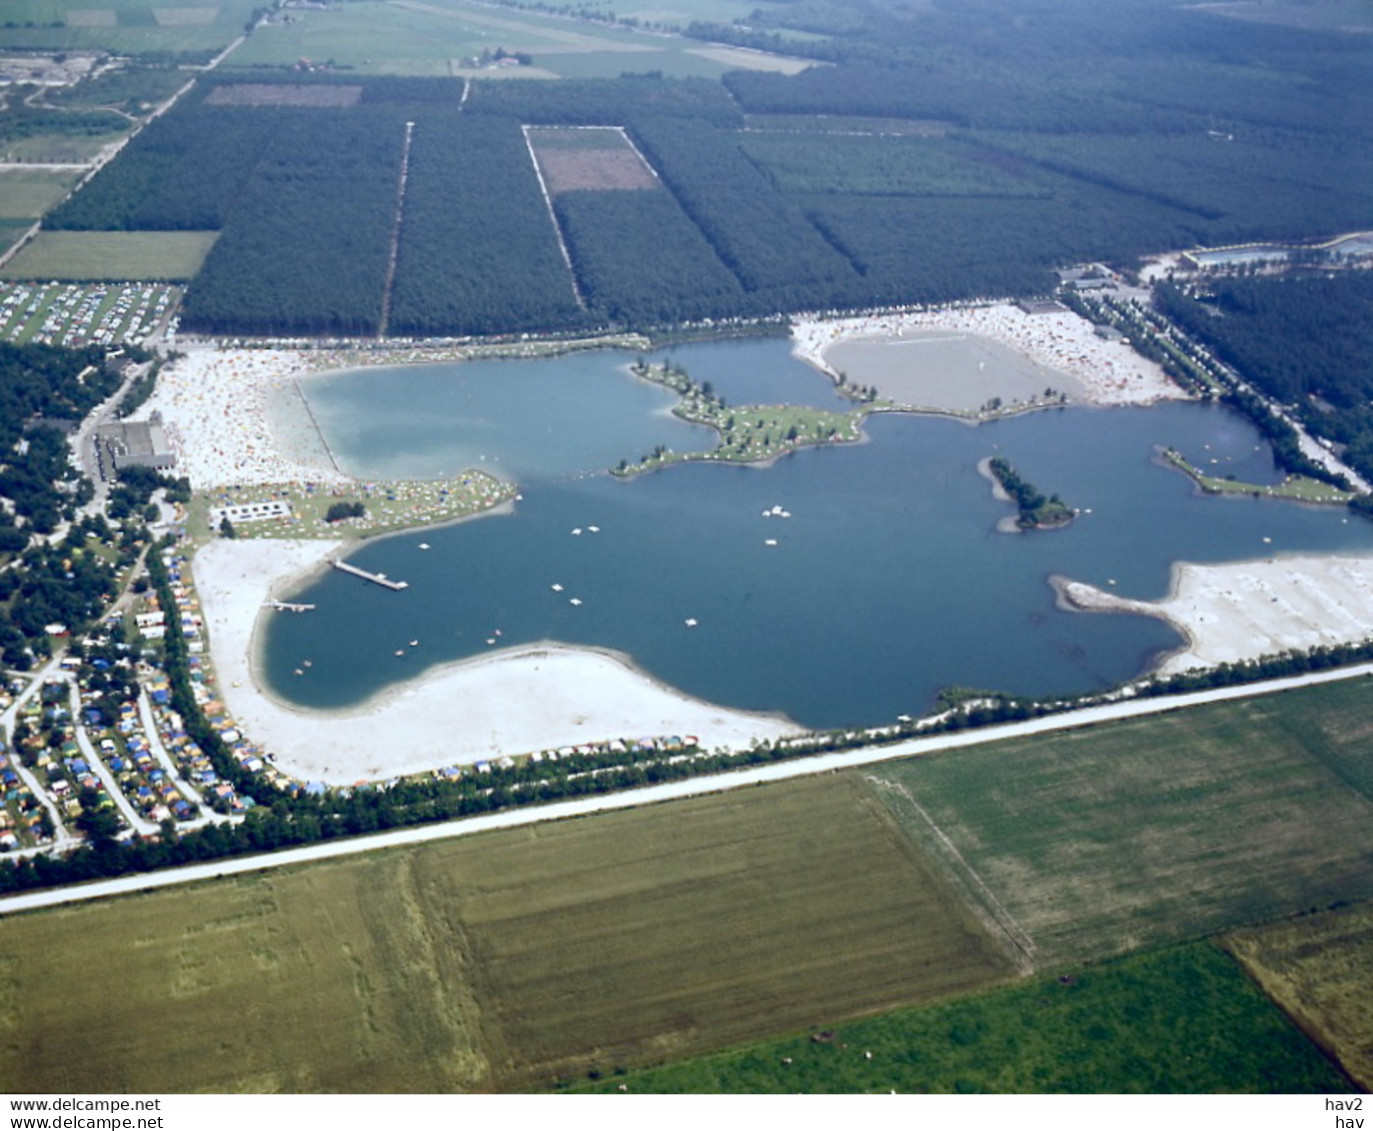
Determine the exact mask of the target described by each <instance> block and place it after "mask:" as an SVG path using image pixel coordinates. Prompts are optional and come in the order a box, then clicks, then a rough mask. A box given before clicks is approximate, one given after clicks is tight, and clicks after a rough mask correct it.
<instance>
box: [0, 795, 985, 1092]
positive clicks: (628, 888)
mask: <svg viewBox="0 0 1373 1131" xmlns="http://www.w3.org/2000/svg"><path fill="white" fill-rule="evenodd" d="M1010 976H1011V967H1010V963H1009V961H1008V960H1007V958H1006V957H1005V956H1004V954H1003V953H1002V952H1001V951H1000V950H999V949H998V948H997V947H996V946H995V945H994V944H993V943H992V941H991V940H990V939H989V938H988V937H987V935H986V934H985V933H983V931H982V930H981V929H980V928H979V926H978V925H977V923H976V921H975V920H974V919H973V918H972V916H971V915H970V914H968V912H967V911H966V909H964V908H963V907H962V906H961V905H960V904H959V902H958V901H957V899H956V897H955V895H954V893H953V892H952V891H951V889H950V888H949V886H948V885H947V884H946V883H945V882H944V881H943V880H942V879H941V878H940V877H939V876H938V875H937V874H936V872H935V871H934V870H933V869H932V868H930V867H929V866H928V864H927V862H926V861H925V860H924V859H923V857H922V856H921V854H920V853H919V852H918V851H917V850H915V849H914V847H913V846H912V844H911V843H910V841H909V839H908V838H907V837H906V836H905V835H904V834H903V833H902V832H901V831H900V829H898V828H897V827H896V826H895V824H894V823H893V822H892V821H891V819H890V818H889V817H888V815H887V814H886V812H885V810H884V809H883V808H882V806H880V805H878V804H876V803H875V802H874V801H873V800H872V798H871V796H870V795H869V794H868V791H867V790H866V788H865V787H864V786H863V784H862V782H861V780H860V779H858V778H855V777H840V778H832V777H827V778H822V779H815V780H810V781H802V782H795V783H784V784H781V785H778V786H775V787H771V788H768V789H758V790H750V791H746V792H742V793H736V794H727V795H719V796H714V797H704V798H699V799H694V800H690V801H685V802H680V803H675V804H671V805H662V806H654V807H649V808H645V809H640V810H631V811H626V812H622V813H615V814H607V815H605V816H601V817H595V818H585V819H581V820H574V821H563V822H557V823H553V824H547V825H539V826H534V827H530V828H524V829H517V830H510V831H509V832H501V833H495V834H489V835H482V836H480V837H474V838H472V839H470V840H460V841H449V842H446V843H443V844H435V845H431V846H427V847H424V848H419V849H410V850H399V851H387V852H378V853H374V854H368V855H365V856H358V857H353V858H350V859H347V860H341V861H332V862H328V863H324V864H320V865H316V866H311V867H306V868H301V869H291V870H285V871H281V872H271V873H266V874H262V875H259V876H255V877H250V878H241V879H240V878H236V879H232V880H225V881H222V882H217V883H212V884H205V885H199V886H196V887H190V888H180V889H174V890H167V891H165V892H160V893H155V894H150V895H146V896H138V897H131V898H126V899H118V900H110V901H103V902H100V903H93V904H87V905H83V906H80V907H76V908H72V909H63V910H57V911H52V912H41V913H35V914H29V915H23V916H19V917H16V918H13V919H10V920H7V921H6V922H5V924H4V931H3V932H0V1026H3V1028H4V1029H5V1030H6V1034H7V1035H6V1038H5V1039H4V1040H2V1041H0V1088H3V1089H4V1090H7V1091H15V1090H19V1089H20V1088H22V1090H25V1091H56V1090H65V1089H72V1090H75V1091H91V1092H108V1091H121V1092H124V1091H127V1092H133V1091H155V1090H160V1091H167V1092H177V1091H194V1090H207V1091H220V1090H226V1091H233V1090H241V1089H288V1090H307V1091H308V1090H319V1089H330V1090H342V1091H385V1090H407V1089H418V1090H426V1091H443V1090H451V1089H461V1088H472V1087H488V1088H489V1087H494V1088H497V1089H500V1090H516V1089H525V1088H536V1087H541V1086H542V1087H546V1086H551V1085H553V1084H554V1083H555V1081H557V1080H575V1079H585V1078H586V1077H587V1075H588V1073H591V1072H598V1071H599V1072H604V1073H607V1074H608V1073H611V1072H613V1071H614V1070H615V1068H617V1067H620V1066H623V1067H625V1068H633V1067H637V1066H640V1065H644V1064H651V1063H655V1062H658V1061H661V1060H663V1059H667V1058H672V1057H676V1056H680V1055H699V1054H701V1053H704V1052H708V1051H711V1050H713V1049H718V1048H720V1047H722V1046H725V1045H728V1044H733V1043H738V1042H742V1041H750V1040H757V1039H760V1038H762V1037H764V1036H768V1035H771V1034H774V1033H777V1032H788V1031H796V1030H799V1029H802V1028H804V1027H805V1026H807V1025H810V1024H812V1023H814V1022H815V1021H816V1019H820V1018H845V1017H853V1016H855V1015H858V1014H862V1013H870V1012H876V1011H879V1010H884V1009H889V1008H891V1007H893V1006H897V1005H906V1004H912V1003H919V1002H929V1001H934V1000H939V999H942V998H945V997H948V996H950V995H952V994H957V993H961V992H966V991H969V990H975V989H981V988H985V987H988V986H991V985H994V984H997V983H999V982H1002V981H1005V980H1006V979H1008V978H1009V977H1010ZM54 987H60V988H61V992H60V993H58V992H54ZM114 1034H117V1037H112V1035H114Z"/></svg>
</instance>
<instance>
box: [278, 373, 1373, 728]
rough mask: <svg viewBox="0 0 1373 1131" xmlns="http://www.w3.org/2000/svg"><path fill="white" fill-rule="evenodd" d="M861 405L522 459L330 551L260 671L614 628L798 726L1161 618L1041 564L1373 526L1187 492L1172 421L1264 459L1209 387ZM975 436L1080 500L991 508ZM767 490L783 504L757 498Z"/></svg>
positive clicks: (301, 697)
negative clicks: (826, 439)
mask: <svg viewBox="0 0 1373 1131" xmlns="http://www.w3.org/2000/svg"><path fill="white" fill-rule="evenodd" d="M688 368H689V369H691V371H692V372H693V375H696V376H698V379H701V378H702V377H703V376H704V374H698V372H697V368H696V367H695V366H692V365H688ZM714 383H715V384H716V386H717V388H719V389H721V391H724V392H726V393H727V395H730V394H729V390H728V387H727V383H726V382H725V381H723V380H716V381H715V382H714ZM730 399H731V400H733V401H734V402H735V403H742V402H741V401H740V400H739V399H738V398H736V397H734V396H732V395H731V397H730ZM868 430H869V433H870V435H871V442H870V443H867V444H861V445H852V446H845V447H829V448H820V449H809V450H804V451H802V452H799V453H796V454H795V455H792V456H789V457H787V458H785V459H782V460H780V461H778V462H777V463H776V464H775V465H774V466H773V467H771V468H768V469H757V468H743V467H730V466H724V465H684V466H678V467H673V468H669V469H667V470H665V471H662V472H659V473H655V474H652V475H649V476H644V477H641V478H638V479H635V480H632V481H630V482H620V481H617V480H613V479H611V478H609V477H606V476H592V477H580V478H567V477H558V476H553V477H550V478H548V479H546V480H533V481H522V491H523V501H522V502H521V503H520V504H519V505H518V507H517V511H516V513H515V514H514V515H513V516H492V517H487V518H483V519H479V520H477V521H474V522H470V523H466V524H463V525H460V526H455V527H449V528H446V529H442V530H429V531H425V532H424V534H423V535H422V536H421V535H418V534H412V535H402V536H397V537H394V538H389V539H386V540H382V541H379V542H376V543H373V544H370V545H368V546H366V547H364V548H362V549H360V550H358V551H357V552H356V553H355V554H353V555H351V556H350V560H351V561H353V562H354V563H355V564H357V565H360V566H362V567H364V568H367V569H371V570H379V571H382V572H385V573H386V574H388V576H391V577H396V578H403V579H405V580H406V581H408V582H409V583H410V587H409V589H408V590H406V591H405V592H404V593H399V594H398V593H392V592H388V591H386V590H383V589H380V588H379V587H376V586H372V585H368V584H366V583H364V582H361V581H358V580H356V579H353V578H349V577H346V576H344V575H342V574H339V573H337V572H331V573H330V574H329V575H328V576H325V577H324V578H322V579H321V580H320V581H318V582H317V583H316V584H314V585H312V586H311V587H310V588H309V589H308V590H307V591H305V592H304V593H302V594H300V595H299V596H300V599H302V600H305V601H309V602H311V603H314V604H316V605H317V606H318V609H317V611H315V612H313V613H311V614H309V615H306V616H297V617H276V618H272V619H271V620H270V621H269V622H267V625H268V627H267V634H266V645H265V660H264V666H265V673H264V674H265V675H266V678H267V680H268V681H269V683H270V684H271V686H273V688H274V689H276V691H277V692H278V693H279V694H281V695H283V696H284V697H287V698H289V699H291V700H292V701H294V702H297V703H300V704H302V705H306V706H314V707H321V708H327V707H333V706H341V705H346V704H352V703H356V702H359V701H361V700H363V699H365V698H367V697H368V696H370V695H372V694H374V693H376V692H378V691H380V690H382V689H384V688H385V687H386V686H388V685H389V684H390V683H392V682H394V681H396V680H400V679H405V678H410V677H413V676H415V675H417V674H419V673H420V672H421V671H423V670H424V668H425V667H427V666H430V665H433V664H437V663H442V662H446V661H452V660H457V659H462V658H465V657H470V656H473V655H477V654H481V653H486V652H490V651H493V650H494V648H496V647H501V646H509V645H519V644H524V643H529V642H533V641H538V640H545V639H551V640H557V641H562V642H566V643H569V644H584V645H595V646H601V647H608V648H614V649H617V650H620V651H623V652H626V653H628V654H630V655H632V656H633V657H634V659H635V660H636V662H637V663H638V664H639V665H640V666H642V667H643V668H645V669H646V670H647V671H649V672H650V673H651V674H653V675H655V676H657V677H658V678H660V679H663V680H665V681H667V682H668V683H670V684H672V685H674V686H676V687H678V688H680V689H681V690H683V691H686V692H688V693H690V694H693V695H697V696H700V697H702V698H704V699H707V700H711V701H715V702H719V703H721V704H725V705H729V706H734V707H741V708H746V709H751V710H773V711H782V712H785V713H786V714H788V715H790V716H791V717H793V718H795V719H796V720H798V721H799V722H802V723H804V724H807V725H810V726H815V727H831V726H841V725H849V724H858V723H876V722H881V721H888V720H891V719H893V718H895V716H897V715H898V714H902V713H910V714H916V713H919V712H921V711H923V710H925V709H926V708H928V707H929V706H930V705H931V703H932V702H933V700H934V697H935V695H936V693H937V691H938V690H939V689H940V688H942V687H946V686H949V685H960V686H969V687H979V688H993V689H1000V690H1005V691H1010V692H1016V693H1021V694H1032V695H1050V694H1055V693H1062V692H1073V691H1085V690H1090V689H1098V688H1102V687H1106V686H1109V685H1112V684H1114V683H1117V682H1119V681H1121V680H1123V679H1126V678H1129V677H1130V676H1132V675H1135V674H1136V673H1138V672H1139V671H1141V670H1142V669H1143V668H1144V667H1146V666H1147V665H1148V664H1149V663H1150V662H1151V661H1152V659H1153V658H1154V657H1155V656H1156V655H1157V653H1158V652H1160V651H1162V650H1168V649H1170V648H1173V647H1175V646H1177V644H1178V643H1179V640H1178V638H1177V636H1176V634H1175V633H1174V632H1173V631H1172V630H1171V629H1169V628H1168V627H1167V626H1166V625H1163V624H1162V623H1160V622H1158V621H1155V620H1151V619H1147V618H1139V617H1129V616H1103V615H1095V616H1092V615H1082V614H1073V613H1068V612H1064V611H1062V610H1059V609H1057V608H1056V607H1055V605H1054V597H1053V593H1052V590H1051V589H1050V587H1049V585H1048V583H1047V578H1048V577H1049V576H1050V575H1052V574H1055V573H1061V574H1065V575H1068V576H1070V577H1073V578H1075V579H1079V580H1083V581H1089V582H1092V583H1094V584H1097V585H1100V586H1103V587H1113V589H1114V591H1115V592H1119V593H1122V594H1125V595H1129V596H1136V597H1144V598H1153V597H1158V596H1161V595H1163V593H1164V592H1165V591H1166V589H1167V586H1168V580H1169V572H1170V568H1171V566H1172V564H1173V562H1175V561H1177V560H1180V559H1182V560H1189V561H1198V562H1206V561H1222V560H1232V559H1243V558H1253V557H1261V556H1268V555H1271V554H1274V553H1283V552H1297V551H1307V552H1330V551H1340V550H1350V551H1353V550H1358V551H1365V552H1366V551H1368V550H1370V549H1373V524H1368V523H1365V522H1363V521H1361V520H1360V521H1356V520H1353V519H1348V520H1347V519H1346V512H1344V511H1343V510H1342V509H1341V508H1328V509H1327V508H1316V507H1306V506H1301V505H1297V504H1292V503H1284V502H1276V501H1272V500H1258V499H1250V498H1214V497H1204V496H1201V495H1199V494H1198V493H1197V492H1196V491H1195V489H1194V488H1193V486H1192V484H1191V482H1190V481H1189V480H1188V479H1187V478H1186V477H1185V476H1183V475H1182V474H1180V473H1179V472H1177V471H1174V470H1172V469H1169V468H1167V467H1164V466H1162V465H1161V464H1160V463H1159V461H1158V460H1157V458H1156V454H1155V453H1156V447H1157V446H1159V445H1167V444H1171V445H1173V446H1175V447H1177V448H1178V449H1180V450H1181V451H1182V452H1183V453H1184V454H1186V455H1187V456H1188V457H1189V458H1190V459H1192V460H1193V461H1194V462H1197V463H1203V462H1204V461H1205V460H1209V459H1211V458H1216V459H1217V460H1221V459H1225V460H1228V461H1230V463H1229V464H1227V465H1226V466H1227V467H1233V468H1241V469H1243V476H1242V477H1244V478H1249V479H1252V478H1256V477H1257V476H1259V475H1260V474H1268V473H1269V470H1270V466H1271V460H1270V458H1269V456H1268V453H1267V449H1266V447H1265V446H1264V445H1263V444H1262V442H1261V440H1260V438H1259V437H1258V435H1257V433H1256V432H1255V431H1254V429H1253V428H1252V427H1251V426H1249V425H1248V423H1247V422H1245V421H1244V420H1243V419H1242V418H1240V417H1238V416H1236V415H1234V414H1232V413H1230V412H1229V411H1228V410H1225V409H1221V408H1216V407H1211V406H1200V405H1191V404H1173V405H1163V406H1159V407H1155V408H1150V409H1110V410H1105V409H1070V410H1065V411H1055V412H1049V413H1040V414H1035V415H1030V416H1022V417H1018V418H1015V419H1008V420H1003V421H999V422H996V423H992V424H985V425H982V426H980V427H977V428H973V427H969V426H967V425H965V424H961V423H958V422H955V421H948V420H940V419H933V418H921V417H911V416H885V417H880V418H874V419H872V420H871V421H870V422H869V426H868ZM1256 447H1257V449H1258V450H1255V449H1256ZM994 454H1001V455H1004V456H1006V457H1007V458H1008V459H1010V461H1011V462H1012V463H1013V464H1014V465H1015V466H1016V468H1017V469H1018V470H1019V471H1020V473H1021V474H1022V475H1023V476H1024V477H1025V478H1027V479H1029V480H1030V481H1032V482H1034V483H1035V484H1036V485H1038V486H1039V487H1040V488H1041V489H1043V490H1045V491H1056V492H1058V493H1060V494H1061V495H1062V496H1063V497H1064V499H1065V500H1066V501H1068V502H1069V503H1071V504H1072V505H1074V506H1077V507H1079V508H1082V509H1083V510H1084V513H1083V515H1082V516H1081V517H1080V518H1079V519H1078V520H1077V521H1076V522H1075V523H1074V524H1073V525H1071V526H1070V527H1067V528H1066V529H1061V530H1057V531H1052V532H1038V533H1031V534H1003V533H999V532H998V531H997V530H996V524H997V521H998V520H999V519H1000V518H1002V517H1003V516H1005V515H1006V514H1007V513H1009V509H1010V508H1009V507H1008V505H1007V504H1004V503H999V502H997V501H995V500H994V499H993V498H992V494H991V490H990V486H989V484H988V482H987V481H986V480H985V479H984V478H982V477H981V476H980V475H978V473H977V470H976V466H977V463H978V461H979V460H981V459H983V458H985V457H986V456H989V455H994ZM607 462H610V461H607ZM1218 466H1219V465H1218ZM774 506H780V507H782V508H783V509H785V510H786V511H788V512H789V513H790V517H787V518H783V517H779V516H770V517H764V515H763V512H764V511H771V510H772V508H773V507H774ZM592 526H596V527H598V528H599V530H598V531H597V532H592V530H591V527H592ZM574 530H581V531H582V533H581V534H574V533H573V531H574ZM1265 538H1267V539H1269V541H1265ZM769 540H772V541H775V542H776V543H777V544H776V545H768V544H767V543H768V541H769ZM421 542H427V543H429V544H430V545H431V547H432V549H430V550H429V551H423V550H421V549H420V548H419V547H420V543H421ZM554 585H559V586H561V587H562V589H561V591H555V590H554V589H553V586H554ZM572 598H576V599H577V600H579V601H580V602H581V603H580V604H579V605H574V604H572V603H571V599H572ZM688 619H694V620H695V621H696V622H697V624H696V626H695V627H688V626H687V624H686V621H687V620H688ZM498 633H499V634H498ZM412 639H418V640H419V641H420V644H419V645H418V646H417V647H414V648H411V647H409V641H410V640H412ZM488 641H495V642H496V643H495V645H491V644H488V643H487V642H488ZM397 650H401V651H403V652H404V653H405V654H404V655H403V656H402V657H397V656H396V655H395V652H396V651H397ZM305 658H309V659H311V660H312V664H311V666H310V667H309V668H308V669H302V670H303V672H304V674H303V675H301V676H295V675H293V672H294V670H295V669H297V668H298V667H300V666H301V661H302V660H303V659H305Z"/></svg>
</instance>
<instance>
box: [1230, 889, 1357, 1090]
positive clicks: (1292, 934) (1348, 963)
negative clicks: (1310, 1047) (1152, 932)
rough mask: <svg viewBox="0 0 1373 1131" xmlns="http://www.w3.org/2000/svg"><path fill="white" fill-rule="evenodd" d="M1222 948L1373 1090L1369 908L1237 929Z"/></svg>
mask: <svg viewBox="0 0 1373 1131" xmlns="http://www.w3.org/2000/svg"><path fill="white" fill-rule="evenodd" d="M1223 942H1224V945H1225V946H1226V948H1227V949H1229V950H1230V952H1231V953H1232V954H1234V955H1235V957H1236V958H1238V959H1239V960H1240V962H1241V963H1242V964H1243V966H1244V968H1245V969H1246V970H1247V971H1248V972H1249V975H1250V977H1252V978H1253V979H1254V980H1255V981H1256V982H1258V984H1259V985H1260V986H1262V987H1263V990H1264V992H1265V993H1266V994H1268V996H1269V997H1270V998H1272V999H1273V1000H1274V1001H1276V1002H1277V1003H1278V1004H1279V1005H1281V1006H1282V1008H1283V1009H1285V1010H1286V1011H1287V1013H1288V1014H1289V1015H1291V1016H1292V1017H1293V1018H1294V1019H1295V1020H1296V1021H1297V1023H1298V1024H1300V1025H1301V1027H1302V1028H1303V1029H1304V1030H1306V1032H1307V1033H1308V1034H1310V1035H1311V1036H1312V1037H1313V1038H1314V1039H1315V1040H1316V1041H1317V1043H1319V1044H1320V1045H1321V1046H1323V1047H1324V1048H1325V1049H1327V1050H1328V1051H1329V1052H1331V1053H1332V1054H1334V1055H1335V1056H1336V1057H1338V1058H1339V1061H1340V1063H1341V1064H1342V1065H1343V1066H1344V1069H1345V1071H1346V1072H1348V1073H1349V1075H1350V1076H1352V1077H1353V1078H1354V1080H1355V1081H1356V1082H1357V1083H1358V1085H1359V1086H1360V1087H1361V1088H1363V1089H1365V1090H1367V1089H1368V1088H1370V1087H1373V906H1370V905H1368V904H1362V905H1360V906H1357V907H1346V908H1341V909H1340V910H1338V911H1327V912H1322V913H1321V914H1318V915H1302V916H1299V917H1297V918H1295V919H1290V920H1285V921H1283V922H1280V923H1272V924H1269V925H1268V926H1264V927H1255V928H1254V929H1253V930H1248V931H1239V932H1237V933H1235V934H1233V935H1230V936H1228V937H1227V938H1226V939H1224V940H1223Z"/></svg>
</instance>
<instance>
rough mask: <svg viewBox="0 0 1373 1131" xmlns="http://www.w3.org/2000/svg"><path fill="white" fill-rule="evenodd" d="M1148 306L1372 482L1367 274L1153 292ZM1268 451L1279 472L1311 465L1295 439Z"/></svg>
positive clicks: (1372, 285) (1278, 441) (1371, 296)
mask: <svg viewBox="0 0 1373 1131" xmlns="http://www.w3.org/2000/svg"><path fill="white" fill-rule="evenodd" d="M1155 301H1156V302H1157V304H1158V305H1159V307H1160V309H1161V310H1162V311H1163V312H1164V313H1165V314H1167V316H1168V317H1169V318H1171V319H1172V320H1173V321H1175V322H1176V323H1177V324H1178V325H1180V326H1181V327H1183V329H1185V330H1186V331H1187V332H1188V333H1189V334H1191V335H1192V336H1193V337H1195V338H1196V339H1197V340H1199V341H1201V342H1203V343H1205V344H1206V346H1207V347H1208V348H1209V349H1211V351H1212V352H1213V353H1215V355H1216V356H1217V357H1219V358H1220V359H1221V360H1222V361H1224V362H1226V363H1227V364H1228V365H1230V366H1232V367H1233V368H1234V369H1235V370H1236V371H1238V372H1239V373H1240V374H1241V375H1242V376H1243V377H1244V378H1245V380H1247V381H1248V382H1250V383H1251V384H1252V385H1253V386H1254V387H1255V388H1257V389H1259V390H1260V391H1261V392H1262V393H1263V394H1264V395H1265V396H1268V397H1270V398H1272V399H1273V400H1276V401H1278V402H1279V403H1282V404H1286V405H1290V406H1292V408H1293V409H1294V410H1295V411H1296V412H1297V414H1298V415H1299V417H1300V418H1301V419H1302V421H1303V422H1304V423H1305V424H1306V425H1307V427H1308V428H1310V429H1311V431H1313V432H1315V433H1316V434H1317V435H1319V436H1325V437H1327V438H1329V439H1330V440H1332V441H1334V442H1336V443H1340V444H1343V445H1346V448H1345V451H1344V456H1345V459H1346V460H1347V461H1348V462H1349V464H1350V466H1352V467H1353V468H1354V469H1355V470H1356V471H1358V472H1359V473H1360V474H1362V475H1364V476H1366V477H1373V411H1371V410H1370V408H1369V404H1370V401H1373V372H1370V370H1369V367H1368V358H1369V357H1370V356H1373V276H1371V275H1369V274H1368V273H1367V272H1361V271H1355V272H1345V273H1339V274H1334V275H1328V276H1321V275H1313V276H1306V277H1300V276H1298V277H1260V278H1235V279H1219V280H1216V281H1214V282H1212V283H1210V284H1209V286H1208V288H1207V289H1206V290H1205V291H1204V292H1200V293H1198V294H1196V295H1192V294H1189V293H1187V292H1186V291H1184V290H1182V289H1181V288H1179V287H1175V286H1161V287H1159V288H1157V289H1156V291H1155ZM1241 407H1244V406H1241ZM1263 415H1264V416H1271V413H1267V412H1265V413H1264V414H1263ZM1260 423H1261V426H1262V420H1261V421H1260ZM1267 431H1268V429H1265V432H1267ZM1285 431H1286V432H1288V433H1290V432H1291V429H1290V428H1287V429H1286V430H1285ZM1270 438H1273V437H1270ZM1274 446H1275V453H1276V455H1277V457H1278V458H1279V460H1280V461H1282V462H1283V465H1284V466H1288V465H1289V462H1290V461H1292V460H1297V461H1304V462H1305V464H1310V462H1311V461H1310V460H1306V459H1305V457H1303V456H1301V454H1300V451H1299V449H1297V445H1296V438H1295V436H1290V437H1278V438H1275V440H1274ZM1294 470H1296V468H1294ZM1300 470H1304V471H1307V472H1308V473H1310V469H1309V468H1308V467H1305V466H1303V467H1302V468H1300Z"/></svg>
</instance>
